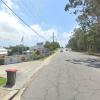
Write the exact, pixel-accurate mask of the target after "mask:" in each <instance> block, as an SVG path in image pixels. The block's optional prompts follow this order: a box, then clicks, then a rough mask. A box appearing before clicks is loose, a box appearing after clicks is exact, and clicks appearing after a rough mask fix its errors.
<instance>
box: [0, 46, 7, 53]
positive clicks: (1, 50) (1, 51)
mask: <svg viewBox="0 0 100 100" xmlns="http://www.w3.org/2000/svg"><path fill="white" fill-rule="evenodd" d="M5 54H7V49H5V48H2V47H0V55H5Z"/></svg>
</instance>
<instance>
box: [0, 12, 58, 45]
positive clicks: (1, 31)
mask: <svg viewBox="0 0 100 100" xmlns="http://www.w3.org/2000/svg"><path fill="white" fill-rule="evenodd" d="M31 28H33V29H34V30H35V31H36V32H38V33H39V34H40V35H41V36H42V37H44V38H45V39H47V40H49V39H50V38H51V36H52V33H53V32H55V34H57V30H56V29H49V30H46V31H43V30H42V27H40V26H39V25H38V24H36V25H32V26H31ZM22 36H24V38H25V39H24V40H25V43H26V44H27V43H28V42H33V43H34V41H35V42H38V41H39V42H41V41H43V42H44V41H45V40H44V39H42V38H41V37H39V36H38V35H37V34H36V33H35V32H33V31H32V30H31V29H30V28H28V27H27V26H25V25H23V24H22V23H21V22H20V21H19V20H18V19H17V18H16V17H15V16H14V15H12V14H11V13H10V14H8V13H7V12H5V11H0V42H5V43H8V42H10V43H11V44H10V45H12V44H18V43H20V41H21V38H22Z"/></svg>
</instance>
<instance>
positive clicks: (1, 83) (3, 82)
mask: <svg viewBox="0 0 100 100" xmlns="http://www.w3.org/2000/svg"><path fill="white" fill-rule="evenodd" d="M6 82H7V79H6V78H2V77H0V86H3V85H4V84H6Z"/></svg>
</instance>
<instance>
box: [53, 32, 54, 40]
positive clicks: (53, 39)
mask: <svg viewBox="0 0 100 100" xmlns="http://www.w3.org/2000/svg"><path fill="white" fill-rule="evenodd" d="M53 42H54V32H53Z"/></svg>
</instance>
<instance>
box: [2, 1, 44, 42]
mask: <svg viewBox="0 0 100 100" xmlns="http://www.w3.org/2000/svg"><path fill="white" fill-rule="evenodd" d="M1 2H2V3H3V4H4V5H5V6H7V8H8V9H9V10H11V11H12V12H13V13H14V14H15V15H16V16H17V17H18V18H19V19H20V20H21V21H22V22H23V23H24V24H26V26H28V27H29V28H30V29H31V30H32V31H34V32H35V33H36V34H37V35H39V36H40V37H41V38H43V39H44V40H46V39H45V38H44V37H42V36H41V35H40V34H39V33H37V32H36V31H35V30H33V29H32V28H31V27H30V26H29V25H28V24H27V23H26V22H25V21H24V20H23V19H21V18H20V17H19V16H18V15H17V14H16V13H15V12H14V11H13V10H12V9H11V8H10V7H9V6H8V5H7V4H6V3H5V2H4V1H2V0H1Z"/></svg>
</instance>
